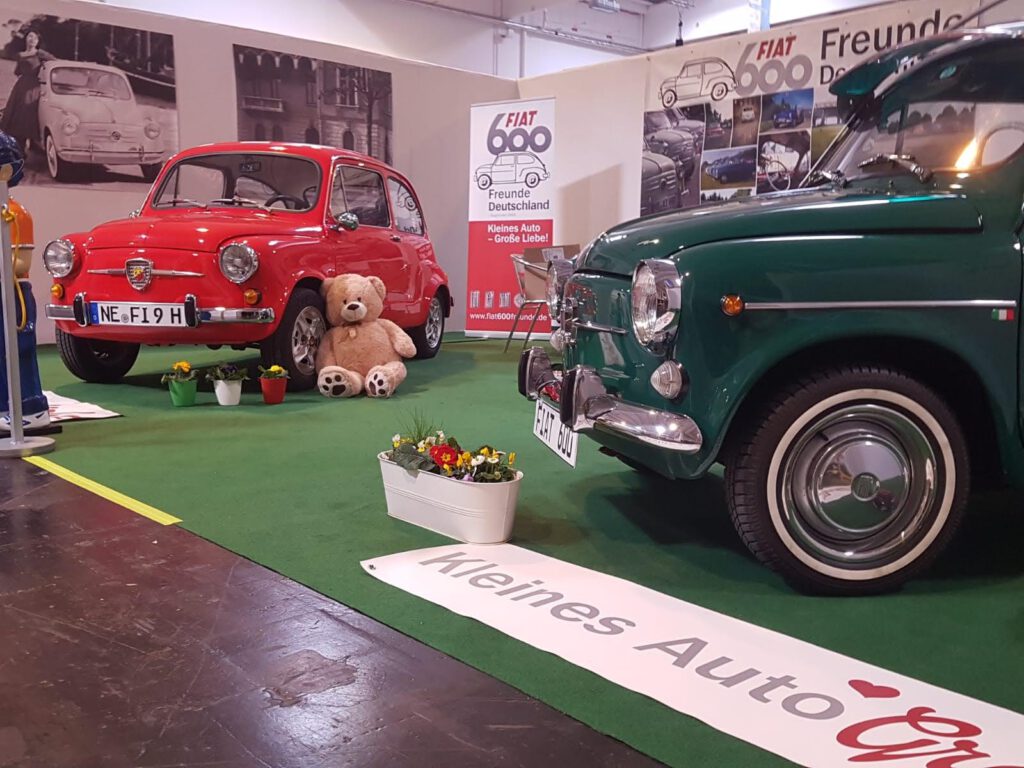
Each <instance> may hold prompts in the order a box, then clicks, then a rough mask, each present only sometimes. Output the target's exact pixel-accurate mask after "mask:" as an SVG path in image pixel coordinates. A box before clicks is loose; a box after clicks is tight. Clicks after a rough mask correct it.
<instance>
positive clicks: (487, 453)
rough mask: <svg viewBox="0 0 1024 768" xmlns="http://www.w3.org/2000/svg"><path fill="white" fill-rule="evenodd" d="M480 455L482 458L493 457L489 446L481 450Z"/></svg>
mask: <svg viewBox="0 0 1024 768" xmlns="http://www.w3.org/2000/svg"><path fill="white" fill-rule="evenodd" d="M480 455H481V456H490V455H491V449H490V448H488V447H487V446H484V447H483V448H481V449H480Z"/></svg>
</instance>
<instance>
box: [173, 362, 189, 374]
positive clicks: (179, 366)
mask: <svg viewBox="0 0 1024 768" xmlns="http://www.w3.org/2000/svg"><path fill="white" fill-rule="evenodd" d="M191 370H192V366H191V365H189V363H188V361H187V360H179V361H178V362H176V363H175V364H174V371H175V373H188V372H189V371H191Z"/></svg>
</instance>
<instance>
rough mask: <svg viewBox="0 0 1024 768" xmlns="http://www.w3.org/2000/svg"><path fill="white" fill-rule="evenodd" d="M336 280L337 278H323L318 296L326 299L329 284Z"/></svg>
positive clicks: (329, 287) (329, 288)
mask: <svg viewBox="0 0 1024 768" xmlns="http://www.w3.org/2000/svg"><path fill="white" fill-rule="evenodd" d="M336 279H337V278H334V277H326V278H324V281H323V282H322V283H320V295H321V296H323V297H324V298H325V299H326V298H327V292H328V291H329V290H331V283H333V282H334V281H335V280H336Z"/></svg>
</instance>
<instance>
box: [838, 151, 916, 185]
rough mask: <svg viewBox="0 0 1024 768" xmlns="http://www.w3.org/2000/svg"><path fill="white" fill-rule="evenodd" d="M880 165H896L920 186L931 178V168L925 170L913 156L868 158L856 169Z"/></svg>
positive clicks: (883, 155) (877, 156) (876, 156)
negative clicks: (916, 179) (908, 173)
mask: <svg viewBox="0 0 1024 768" xmlns="http://www.w3.org/2000/svg"><path fill="white" fill-rule="evenodd" d="M882 163H889V164H890V165H898V166H899V167H900V168H903V169H904V170H907V171H910V172H911V173H912V174H914V175H915V176H916V177H917V178H918V180H919V181H920V182H921V183H922V184H924V183H925V182H927V181H930V180H931V178H932V170H931V168H925V167H924V166H923V165H921V164H920V163H918V162H917V158H915V157H914V156H913V155H885V154H882V155H875V156H874V157H869V158H868V159H867V160H862V161H861V162H860V163H858V165H857V167H858V168H868V167H870V166H872V165H881V164H882Z"/></svg>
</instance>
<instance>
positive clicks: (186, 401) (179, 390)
mask: <svg viewBox="0 0 1024 768" xmlns="http://www.w3.org/2000/svg"><path fill="white" fill-rule="evenodd" d="M167 385H168V386H169V387H170V391H171V404H172V405H176V406H179V407H180V406H183V405H195V404H196V380H195V379H192V381H169V382H167Z"/></svg>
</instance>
